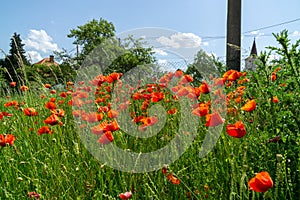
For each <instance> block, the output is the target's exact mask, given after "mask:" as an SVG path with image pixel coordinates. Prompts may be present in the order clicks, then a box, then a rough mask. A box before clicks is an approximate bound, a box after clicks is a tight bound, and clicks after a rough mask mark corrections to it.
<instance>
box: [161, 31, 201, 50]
mask: <svg viewBox="0 0 300 200" xmlns="http://www.w3.org/2000/svg"><path fill="white" fill-rule="evenodd" d="M157 41H158V42H160V43H161V44H162V45H165V46H168V47H173V48H197V47H200V45H201V41H202V39H201V37H199V36H197V35H195V34H193V33H176V34H173V35H171V36H170V37H165V36H162V37H159V38H158V39H157Z"/></svg>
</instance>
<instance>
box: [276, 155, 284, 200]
mask: <svg viewBox="0 0 300 200" xmlns="http://www.w3.org/2000/svg"><path fill="white" fill-rule="evenodd" d="M276 159H277V168H276V178H275V185H276V186H275V195H274V197H275V199H278V188H279V184H280V181H281V179H282V166H281V161H282V160H283V156H282V155H281V154H277V155H276Z"/></svg>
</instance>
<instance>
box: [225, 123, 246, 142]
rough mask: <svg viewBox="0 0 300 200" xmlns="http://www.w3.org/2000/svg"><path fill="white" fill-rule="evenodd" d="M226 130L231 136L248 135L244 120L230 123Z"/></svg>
mask: <svg viewBox="0 0 300 200" xmlns="http://www.w3.org/2000/svg"><path fill="white" fill-rule="evenodd" d="M226 132H227V134H228V135H230V136H231V137H235V138H241V137H244V136H245V135H246V129H245V126H244V124H243V122H242V121H237V122H236V123H235V124H228V125H227V126H226Z"/></svg>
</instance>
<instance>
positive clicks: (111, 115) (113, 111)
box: [107, 110, 119, 118]
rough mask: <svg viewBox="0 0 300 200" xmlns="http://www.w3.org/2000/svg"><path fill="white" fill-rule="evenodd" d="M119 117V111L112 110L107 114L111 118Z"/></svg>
mask: <svg viewBox="0 0 300 200" xmlns="http://www.w3.org/2000/svg"><path fill="white" fill-rule="evenodd" d="M118 115H119V113H118V111H117V110H110V111H108V112H107V116H108V117H109V118H117V117H118Z"/></svg>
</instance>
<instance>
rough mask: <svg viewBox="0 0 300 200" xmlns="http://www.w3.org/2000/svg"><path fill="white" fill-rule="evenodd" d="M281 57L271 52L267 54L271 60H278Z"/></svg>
mask: <svg viewBox="0 0 300 200" xmlns="http://www.w3.org/2000/svg"><path fill="white" fill-rule="evenodd" d="M280 59H281V56H280V55H277V54H271V55H270V56H269V61H272V60H280Z"/></svg>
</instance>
